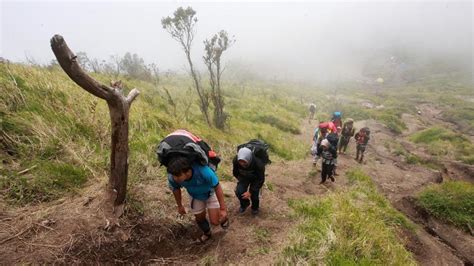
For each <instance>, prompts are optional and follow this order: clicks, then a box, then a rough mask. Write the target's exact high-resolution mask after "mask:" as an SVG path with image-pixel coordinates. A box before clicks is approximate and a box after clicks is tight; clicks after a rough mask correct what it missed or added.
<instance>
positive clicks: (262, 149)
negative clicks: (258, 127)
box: [237, 139, 272, 164]
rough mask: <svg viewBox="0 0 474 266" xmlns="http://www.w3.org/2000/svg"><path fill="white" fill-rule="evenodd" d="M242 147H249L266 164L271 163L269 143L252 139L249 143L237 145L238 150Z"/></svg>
mask: <svg viewBox="0 0 474 266" xmlns="http://www.w3.org/2000/svg"><path fill="white" fill-rule="evenodd" d="M242 148H249V149H250V150H251V151H252V153H253V155H255V157H257V158H259V159H260V160H261V161H262V162H263V163H264V164H271V163H272V161H270V158H269V157H268V148H269V146H268V144H266V143H265V142H263V141H261V140H258V139H252V140H250V141H249V142H247V143H244V144H240V145H239V146H237V152H238V151H239V150H240V149H242Z"/></svg>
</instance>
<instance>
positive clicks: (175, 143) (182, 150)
mask: <svg viewBox="0 0 474 266" xmlns="http://www.w3.org/2000/svg"><path fill="white" fill-rule="evenodd" d="M156 154H157V156H158V161H160V163H161V165H164V166H168V163H169V161H170V159H171V158H173V157H175V156H184V157H186V158H188V159H189V160H190V161H192V162H199V163H200V164H202V165H209V166H210V167H211V168H212V169H213V170H216V169H217V166H218V164H219V163H220V161H221V159H220V158H219V157H218V156H217V154H216V153H215V152H214V151H213V150H212V149H211V147H210V146H209V144H207V143H206V142H205V141H204V140H202V139H201V138H199V137H197V136H195V135H194V134H192V133H191V132H188V131H186V130H183V129H179V130H176V131H174V132H173V133H171V134H169V135H168V136H166V137H165V138H164V139H163V140H162V141H161V142H160V144H159V145H158V147H157V149H156Z"/></svg>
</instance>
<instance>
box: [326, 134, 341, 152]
mask: <svg viewBox="0 0 474 266" xmlns="http://www.w3.org/2000/svg"><path fill="white" fill-rule="evenodd" d="M326 139H327V140H328V141H329V143H330V144H331V145H332V146H333V147H334V148H337V143H338V142H339V137H338V136H337V134H336V133H329V134H328V135H327V136H326Z"/></svg>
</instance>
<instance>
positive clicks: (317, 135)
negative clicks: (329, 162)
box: [311, 122, 337, 166]
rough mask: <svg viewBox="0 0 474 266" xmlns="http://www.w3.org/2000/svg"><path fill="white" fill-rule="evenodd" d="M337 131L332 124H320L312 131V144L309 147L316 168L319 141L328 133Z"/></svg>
mask: <svg viewBox="0 0 474 266" xmlns="http://www.w3.org/2000/svg"><path fill="white" fill-rule="evenodd" d="M336 131H337V129H336V127H335V125H334V123H333V122H321V123H319V125H318V127H317V128H316V129H315V130H314V134H313V144H312V146H311V155H313V165H314V166H316V165H317V162H318V160H319V158H320V157H319V156H318V155H317V153H318V150H319V146H320V144H321V141H322V140H323V139H325V138H326V136H327V135H328V134H330V133H333V132H336Z"/></svg>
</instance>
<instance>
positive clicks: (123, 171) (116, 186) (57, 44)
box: [51, 35, 140, 216]
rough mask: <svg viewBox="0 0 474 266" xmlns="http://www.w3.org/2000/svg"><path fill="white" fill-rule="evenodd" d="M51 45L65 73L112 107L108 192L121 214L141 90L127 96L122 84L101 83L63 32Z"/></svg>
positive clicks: (133, 91)
mask: <svg viewBox="0 0 474 266" xmlns="http://www.w3.org/2000/svg"><path fill="white" fill-rule="evenodd" d="M51 48H52V49H53V52H54V55H55V56H56V58H57V60H58V62H59V64H60V65H61V67H62V68H63V70H64V72H66V74H67V75H68V76H69V77H70V78H71V79H72V80H73V81H74V82H76V83H77V85H79V86H81V87H82V88H83V89H84V90H86V91H87V92H89V93H91V94H93V95H94V96H97V97H99V98H101V99H104V100H105V101H106V102H107V105H108V106H109V111H110V119H111V121H112V123H111V125H112V143H111V147H110V148H111V155H110V173H109V184H108V190H109V191H108V192H109V193H111V195H115V196H114V198H112V200H113V206H114V214H116V215H117V216H120V215H121V214H122V211H123V203H124V201H125V195H126V192H127V176H128V114H129V110H130V105H131V104H132V102H133V100H135V98H136V97H137V96H138V94H139V93H140V92H139V91H138V90H137V89H133V90H132V91H130V93H129V94H128V96H127V97H125V96H124V95H123V93H122V88H121V86H120V85H118V84H117V83H116V84H114V85H113V86H112V87H109V86H106V85H104V84H101V83H99V82H97V81H96V80H95V79H93V78H92V77H90V76H89V75H88V74H87V73H86V72H85V71H84V70H83V69H82V68H81V67H80V66H79V64H78V63H77V60H76V56H75V55H74V53H73V52H72V51H71V50H70V49H69V47H68V46H67V44H66V42H65V41H64V39H63V37H62V36H60V35H54V36H53V38H51Z"/></svg>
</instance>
